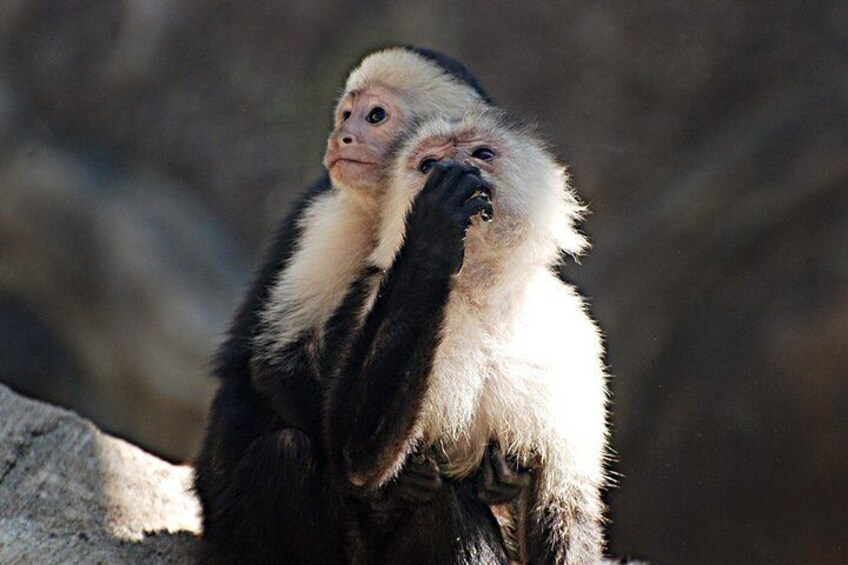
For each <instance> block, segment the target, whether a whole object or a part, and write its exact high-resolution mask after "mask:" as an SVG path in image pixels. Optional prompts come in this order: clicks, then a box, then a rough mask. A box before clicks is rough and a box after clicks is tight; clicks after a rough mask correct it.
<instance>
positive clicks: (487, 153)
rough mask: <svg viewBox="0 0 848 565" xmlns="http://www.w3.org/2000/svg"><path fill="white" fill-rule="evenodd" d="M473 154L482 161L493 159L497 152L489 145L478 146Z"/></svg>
mask: <svg viewBox="0 0 848 565" xmlns="http://www.w3.org/2000/svg"><path fill="white" fill-rule="evenodd" d="M471 156H472V157H474V158H475V159H480V160H481V161H491V160H492V159H493V158H494V156H495V152H494V151H492V150H491V149H489V148H488V147H478V148H477V149H475V150H474V153H472V154H471Z"/></svg>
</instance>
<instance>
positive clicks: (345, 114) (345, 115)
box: [342, 110, 350, 122]
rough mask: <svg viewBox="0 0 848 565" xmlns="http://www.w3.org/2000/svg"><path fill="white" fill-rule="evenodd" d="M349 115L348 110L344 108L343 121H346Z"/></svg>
mask: <svg viewBox="0 0 848 565" xmlns="http://www.w3.org/2000/svg"><path fill="white" fill-rule="evenodd" d="M349 117H350V110H345V111H344V112H342V121H343V122H346V121H347V119H348V118H349Z"/></svg>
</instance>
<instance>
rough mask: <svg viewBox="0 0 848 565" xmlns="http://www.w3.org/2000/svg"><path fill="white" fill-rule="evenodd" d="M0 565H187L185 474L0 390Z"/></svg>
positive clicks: (189, 536)
mask: <svg viewBox="0 0 848 565" xmlns="http://www.w3.org/2000/svg"><path fill="white" fill-rule="evenodd" d="M0 413H1V414H3V418H2V419H0V563H7V564H18V563H20V564H24V563H41V564H50V563H62V564H65V563H145V564H147V563H187V562H192V561H193V552H194V548H195V545H196V538H197V535H198V532H199V531H200V518H199V513H200V510H199V504H198V503H197V501H196V499H195V498H194V496H193V495H192V494H191V492H190V490H189V488H190V475H191V470H190V468H189V467H184V466H183V467H179V466H174V465H170V464H168V463H166V462H164V461H161V460H160V459H157V458H156V457H154V456H152V455H149V454H148V453H145V452H144V451H142V450H140V449H139V448H137V447H134V446H132V445H130V444H129V443H127V442H125V441H123V440H120V439H117V438H114V437H110V436H108V435H106V434H104V433H102V432H100V431H99V430H98V429H97V428H96V427H95V426H94V425H93V424H91V423H90V422H88V421H87V420H84V419H82V418H80V417H79V416H77V415H75V414H73V413H71V412H68V411H66V410H62V409H58V408H54V407H51V406H48V405H46V404H43V403H40V402H36V401H32V400H28V399H26V398H23V397H21V396H19V395H17V394H15V393H13V392H12V391H11V390H10V389H8V388H6V387H4V386H1V385H0Z"/></svg>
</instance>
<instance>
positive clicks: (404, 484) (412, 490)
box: [390, 451, 442, 504]
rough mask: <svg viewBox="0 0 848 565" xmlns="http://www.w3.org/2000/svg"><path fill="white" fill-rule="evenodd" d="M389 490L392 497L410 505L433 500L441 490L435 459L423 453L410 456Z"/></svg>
mask: <svg viewBox="0 0 848 565" xmlns="http://www.w3.org/2000/svg"><path fill="white" fill-rule="evenodd" d="M390 488H392V490H391V494H392V495H393V496H394V495H396V496H398V497H400V498H401V499H403V500H405V501H406V502H408V503H410V504H422V503H425V502H429V501H430V500H433V499H434V498H435V497H436V495H437V494H438V493H439V490H440V489H441V488H442V478H441V475H440V473H439V465H438V463H437V462H436V458H435V457H433V455H432V454H430V453H427V452H423V451H419V452H417V453H414V454H412V455H411V456H410V457H409V459H407V461H406V464H405V465H404V466H403V469H402V470H401V472H400V475H398V477H397V478H396V479H395V481H394V483H392V485H391V486H390Z"/></svg>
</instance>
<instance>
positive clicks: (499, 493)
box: [477, 444, 530, 505]
mask: <svg viewBox="0 0 848 565" xmlns="http://www.w3.org/2000/svg"><path fill="white" fill-rule="evenodd" d="M529 484H530V474H529V472H527V471H522V470H520V469H517V468H515V465H514V464H511V463H510V462H509V461H507V458H506V456H504V454H503V452H502V451H501V449H500V447H499V446H498V445H496V444H491V445H490V446H489V447H488V448H487V449H486V454H485V456H484V457H483V461H482V462H481V467H480V470H479V472H478V475H477V498H478V499H479V500H480V501H481V502H483V503H485V504H490V505H495V504H506V503H507V502H511V501H513V500H515V499H516V497H518V496H519V495H520V494H521V492H522V491H523V490H524V489H525V488H527V487H528V486H529Z"/></svg>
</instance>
